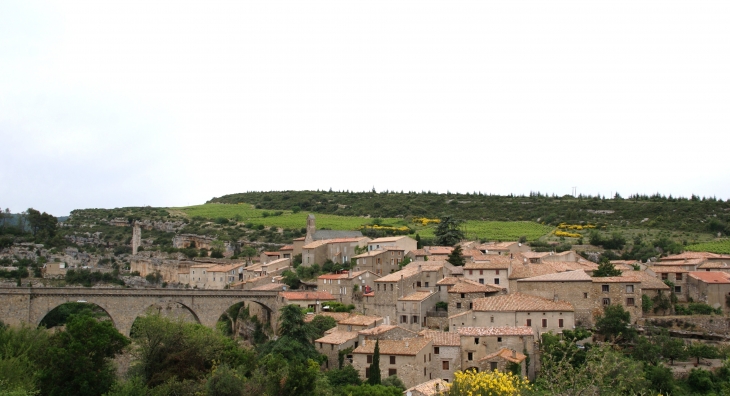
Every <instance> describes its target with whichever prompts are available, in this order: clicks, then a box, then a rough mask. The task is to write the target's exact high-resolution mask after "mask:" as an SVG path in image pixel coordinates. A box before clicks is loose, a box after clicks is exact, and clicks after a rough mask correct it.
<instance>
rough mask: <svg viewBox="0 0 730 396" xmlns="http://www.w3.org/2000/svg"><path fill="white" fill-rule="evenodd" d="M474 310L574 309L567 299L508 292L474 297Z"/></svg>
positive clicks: (530, 310)
mask: <svg viewBox="0 0 730 396" xmlns="http://www.w3.org/2000/svg"><path fill="white" fill-rule="evenodd" d="M473 303H474V311H484V312H490V311H508V312H512V311H515V312H534V311H555V312H559V311H563V312H565V311H574V309H573V304H571V303H569V302H567V301H553V300H548V299H547V298H542V297H537V296H531V295H529V294H522V293H510V294H505V295H501V296H494V297H484V298H476V299H474V300H473Z"/></svg>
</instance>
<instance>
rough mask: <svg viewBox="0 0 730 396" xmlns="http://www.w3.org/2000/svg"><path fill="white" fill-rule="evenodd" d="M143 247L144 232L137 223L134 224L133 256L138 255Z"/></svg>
mask: <svg viewBox="0 0 730 396" xmlns="http://www.w3.org/2000/svg"><path fill="white" fill-rule="evenodd" d="M140 246H142V230H141V229H140V228H139V224H137V221H135V222H134V223H132V254H137V250H138V249H139V247H140Z"/></svg>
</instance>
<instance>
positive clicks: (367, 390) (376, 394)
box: [340, 384, 403, 396]
mask: <svg viewBox="0 0 730 396" xmlns="http://www.w3.org/2000/svg"><path fill="white" fill-rule="evenodd" d="M340 394H341V395H347V396H403V391H401V390H400V388H394V387H392V386H383V385H371V384H363V385H360V386H355V385H347V386H344V387H343V388H342V389H341V390H340Z"/></svg>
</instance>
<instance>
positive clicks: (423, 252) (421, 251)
mask: <svg viewBox="0 0 730 396" xmlns="http://www.w3.org/2000/svg"><path fill="white" fill-rule="evenodd" d="M411 254H413V255H414V256H428V252H426V249H416V250H411Z"/></svg>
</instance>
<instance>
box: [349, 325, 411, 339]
mask: <svg viewBox="0 0 730 396" xmlns="http://www.w3.org/2000/svg"><path fill="white" fill-rule="evenodd" d="M358 334H359V336H360V343H362V342H363V340H404V339H406V338H414V337H417V336H418V334H416V333H415V332H413V331H410V330H407V329H404V328H402V327H400V326H395V325H387V324H381V325H379V326H376V327H371V328H369V329H365V330H360V331H358Z"/></svg>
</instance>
